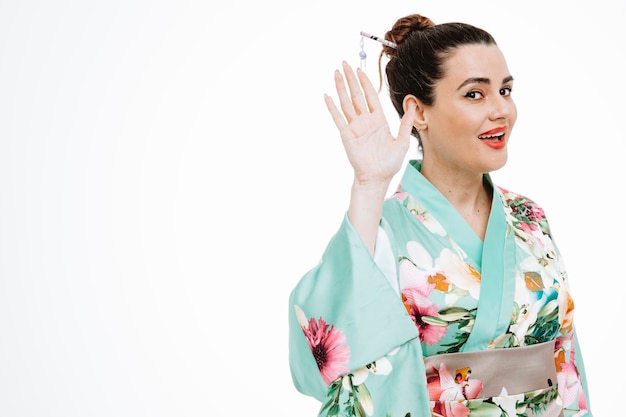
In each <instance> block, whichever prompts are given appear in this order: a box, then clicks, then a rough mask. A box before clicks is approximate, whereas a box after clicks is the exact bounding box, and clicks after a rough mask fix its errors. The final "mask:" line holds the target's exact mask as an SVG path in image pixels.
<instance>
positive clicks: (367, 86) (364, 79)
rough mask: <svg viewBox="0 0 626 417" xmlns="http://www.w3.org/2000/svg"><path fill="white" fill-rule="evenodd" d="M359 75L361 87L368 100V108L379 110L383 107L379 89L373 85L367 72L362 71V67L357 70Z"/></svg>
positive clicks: (372, 110)
mask: <svg viewBox="0 0 626 417" xmlns="http://www.w3.org/2000/svg"><path fill="white" fill-rule="evenodd" d="M356 73H357V76H358V77H359V82H360V83H361V87H362V88H363V92H364V93H365V100H366V101H367V108H368V110H369V111H370V112H375V111H379V110H381V109H382V107H381V105H380V98H379V97H378V91H376V89H375V88H374V85H372V82H371V81H370V79H369V77H368V76H367V74H366V73H365V71H361V69H360V68H357V70H356Z"/></svg>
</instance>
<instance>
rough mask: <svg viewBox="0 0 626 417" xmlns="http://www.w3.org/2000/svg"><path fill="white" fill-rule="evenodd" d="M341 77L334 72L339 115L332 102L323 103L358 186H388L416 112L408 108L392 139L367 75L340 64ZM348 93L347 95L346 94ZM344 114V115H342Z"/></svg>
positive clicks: (328, 100) (403, 153)
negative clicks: (339, 138) (337, 132)
mask: <svg viewBox="0 0 626 417" xmlns="http://www.w3.org/2000/svg"><path fill="white" fill-rule="evenodd" d="M343 71H344V74H345V80H346V81H347V84H348V89H346V83H345V81H344V77H343V76H342V74H341V72H340V71H339V70H337V71H335V87H336V89H337V95H338V96H339V104H340V106H341V112H340V111H339V109H338V108H337V106H336V105H335V103H334V102H333V99H332V98H331V97H329V96H328V95H325V97H324V100H325V102H326V107H327V108H328V111H329V112H330V115H331V116H332V118H333V121H334V122H335V125H336V126H337V128H338V129H339V134H340V136H341V140H342V142H343V146H344V148H345V150H346V154H347V155H348V160H349V161H350V164H351V165H352V167H353V169H354V180H355V183H358V184H363V185H366V184H372V183H381V184H383V183H387V184H388V183H389V181H390V180H391V179H392V177H393V176H394V175H395V174H396V173H397V172H398V171H399V170H400V168H401V166H402V162H403V160H404V157H405V155H406V152H407V150H408V147H409V138H410V133H411V127H412V125H413V118H414V117H415V111H414V110H415V108H414V107H410V108H409V109H408V110H407V111H406V112H405V114H404V116H403V117H402V120H401V122H400V128H399V131H398V135H397V137H394V136H393V135H392V134H391V132H390V130H389V125H388V123H387V119H386V118H385V115H384V113H383V110H382V107H381V104H380V100H379V98H378V92H377V91H376V89H375V88H374V86H373V85H372V83H371V82H370V80H369V78H368V77H367V75H366V74H365V73H364V72H363V71H361V70H360V69H357V71H356V75H355V73H354V71H353V70H352V68H351V67H350V66H349V65H348V64H347V63H346V62H344V63H343ZM348 90H349V91H348ZM342 113H343V114H342Z"/></svg>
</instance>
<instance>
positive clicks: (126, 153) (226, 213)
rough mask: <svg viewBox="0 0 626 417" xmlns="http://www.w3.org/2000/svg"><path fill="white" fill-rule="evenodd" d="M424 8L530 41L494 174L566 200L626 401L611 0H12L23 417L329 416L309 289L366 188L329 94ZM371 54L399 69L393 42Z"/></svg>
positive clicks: (2, 24) (13, 185) (610, 400)
mask: <svg viewBox="0 0 626 417" xmlns="http://www.w3.org/2000/svg"><path fill="white" fill-rule="evenodd" d="M414 12H420V13H423V14H425V15H426V16H429V17H430V18H432V19H433V20H434V21H435V22H438V23H442V22H446V21H453V20H458V21H464V22H468V23H473V24H475V25H477V26H480V27H483V28H485V29H487V30H488V31H490V32H491V33H492V34H493V35H494V36H495V38H496V40H497V41H498V43H499V45H500V47H501V49H502V50H503V51H504V53H505V56H506V57H507V61H508V64H509V69H510V70H511V72H512V74H513V75H514V76H515V78H516V81H515V91H514V93H513V94H514V97H515V99H516V102H517V105H518V111H519V118H518V122H517V126H516V129H515V131H514V133H513V141H512V143H511V145H510V159H509V164H508V165H507V166H506V167H505V168H503V169H502V170H500V171H498V172H495V173H494V174H493V177H494V179H495V181H496V182H497V183H498V184H500V185H502V186H505V187H507V188H509V189H512V190H514V191H517V192H520V193H523V194H527V195H529V196H530V197H532V198H534V199H535V200H537V201H538V202H539V203H540V204H542V205H543V207H544V209H545V210H546V213H547V215H548V217H549V219H550V222H551V224H552V229H553V232H554V234H555V236H556V239H557V243H558V244H559V246H560V249H561V251H562V252H563V255H564V257H565V261H566V264H567V266H568V270H569V274H570V278H571V280H572V286H573V290H574V296H575V299H576V302H577V308H578V310H577V311H578V315H577V323H578V328H579V329H578V330H579V334H580V337H581V341H582V343H583V355H584V356H585V360H586V366H587V372H588V377H589V380H590V384H591V394H592V404H593V407H594V409H595V415H596V416H609V415H614V414H612V411H613V410H612V408H613V407H614V406H616V404H617V403H618V401H619V399H620V398H621V395H622V392H621V387H622V385H621V384H618V382H617V381H618V380H617V377H618V372H619V371H620V369H621V362H622V359H621V358H622V353H623V352H622V349H621V346H620V345H619V344H618V343H614V342H616V341H617V340H621V337H620V336H619V335H620V333H621V332H622V331H623V330H622V328H623V326H624V322H623V319H624V314H623V310H622V308H621V307H622V306H623V300H624V299H623V294H624V279H625V278H626V277H625V273H624V269H623V267H622V262H621V261H623V259H624V251H623V247H624V243H623V239H624V235H625V233H624V232H625V230H624V216H623V210H622V207H623V206H622V203H621V200H622V199H623V193H624V185H623V179H624V173H623V168H624V162H623V152H624V141H625V139H626V138H625V135H624V131H623V128H622V124H623V120H624V96H625V94H624V93H625V87H624V73H626V72H625V71H626V65H625V62H624V56H625V54H624V49H623V41H624V39H625V29H624V27H625V25H624V12H623V6H622V5H621V4H620V2H615V1H612V0H597V1H593V2H590V1H518V2H502V1H484V0H481V1H478V0H472V1H471V2H470V1H465V0H463V1H441V0H431V1H420V2H418V1H406V0H402V1H401V0H387V1H367V0H359V1H356V0H341V1H336V0H333V1H331V0H317V1H314V2H313V1H311V2H306V3H303V2H297V1H286V0H269V1H255V0H246V1H230V2H217V3H216V2H210V1H199V0H196V1H193V0H189V1H174V0H157V1H154V0H152V1H148V0H145V1H140V0H126V1H123V0H109V1H89V2H86V1H68V0H60V1H54V2H51V1H44V0H40V1H36V0H28V1H8V0H2V1H1V2H0V415H1V416H3V417H4V416H6V417H14V416H15V417H21V416H37V417H45V416H63V417H73V416H81V417H85V416H124V417H125V416H151V417H152V416H154V417H158V416H219V415H231V416H232V415H235V416H252V415H272V416H293V415H297V416H303V417H305V416H314V415H315V412H316V409H317V403H316V402H315V401H313V400H311V399H309V398H307V397H304V396H302V395H301V394H299V393H298V392H297V391H296V390H295V389H294V388H293V386H292V384H291V380H290V376H289V370H288V364H287V352H288V351H287V313H288V309H287V297H288V294H289V291H290V290H291V288H292V287H293V286H294V285H295V284H296V282H297V280H298V279H299V278H300V276H301V275H303V274H304V273H305V272H306V271H307V270H308V269H309V268H310V267H312V266H313V265H314V264H315V263H316V262H317V260H318V258H319V256H320V255H321V252H322V250H323V249H324V247H325V245H326V243H327V241H328V240H329V238H330V237H331V235H332V234H333V233H334V231H335V230H336V229H337V227H338V226H339V223H340V221H341V218H342V216H343V213H344V210H345V209H346V206H347V198H348V193H349V186H350V182H351V172H350V169H349V166H348V163H347V161H346V159H345V155H344V152H343V149H342V147H341V144H340V141H339V138H338V135H337V133H336V130H335V128H334V125H333V124H332V121H331V119H330V117H329V116H328V114H327V111H326V108H325V106H324V102H323V98H322V97H323V93H330V94H334V91H333V84H332V73H333V71H334V69H335V68H339V66H340V63H341V60H343V59H346V60H347V61H348V62H350V63H351V64H352V65H353V66H357V65H358V64H359V60H358V52H359V41H360V37H359V31H361V30H365V31H367V32H369V33H373V34H377V35H380V36H382V35H384V32H385V31H386V30H388V29H389V28H390V27H391V25H392V24H393V22H394V21H395V19H396V18H398V17H400V16H404V15H406V14H410V13H414ZM365 46H366V51H367V52H368V54H369V59H368V62H367V72H368V74H369V75H370V76H371V77H372V78H373V79H374V80H375V82H376V81H377V79H378V72H377V68H376V61H377V55H378V52H379V51H380V45H378V44H377V43H376V42H373V41H368V42H366V45H365ZM382 97H383V100H385V105H386V106H388V109H389V112H388V113H387V114H388V116H389V119H390V123H391V124H392V126H397V118H396V115H395V114H394V113H393V111H391V110H390V109H391V106H390V105H388V101H386V100H387V99H386V97H385V96H384V95H382ZM415 152H416V151H415V146H413V148H412V149H411V151H410V155H408V157H414V156H415ZM394 185H395V184H394Z"/></svg>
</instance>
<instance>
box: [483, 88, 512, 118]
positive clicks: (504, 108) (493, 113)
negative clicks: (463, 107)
mask: <svg viewBox="0 0 626 417" xmlns="http://www.w3.org/2000/svg"><path fill="white" fill-rule="evenodd" d="M516 115H517V107H516V106H515V102H514V101H513V99H512V98H511V96H502V95H500V94H498V95H497V96H496V98H495V99H494V100H492V103H491V109H490V112H489V118H490V119H491V120H497V119H510V118H515V117H516Z"/></svg>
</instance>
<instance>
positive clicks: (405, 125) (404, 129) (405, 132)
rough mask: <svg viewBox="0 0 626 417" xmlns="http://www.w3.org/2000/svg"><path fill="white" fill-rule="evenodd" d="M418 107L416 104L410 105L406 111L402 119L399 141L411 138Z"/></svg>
mask: <svg viewBox="0 0 626 417" xmlns="http://www.w3.org/2000/svg"><path fill="white" fill-rule="evenodd" d="M416 109H417V105H416V104H415V103H411V104H409V108H408V109H406V111H405V112H404V115H403V116H402V119H400V128H399V129H398V140H402V141H405V140H408V139H409V137H410V136H411V130H412V129H413V121H414V120H415V110H416Z"/></svg>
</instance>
